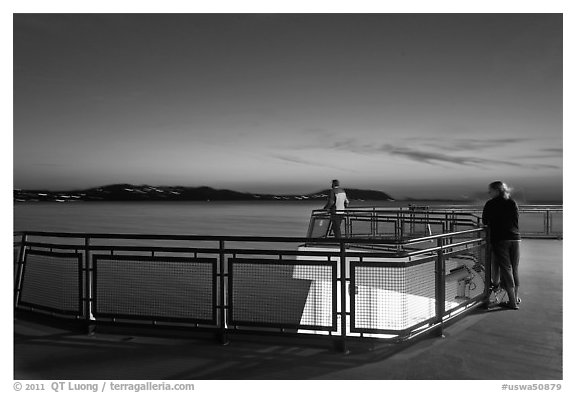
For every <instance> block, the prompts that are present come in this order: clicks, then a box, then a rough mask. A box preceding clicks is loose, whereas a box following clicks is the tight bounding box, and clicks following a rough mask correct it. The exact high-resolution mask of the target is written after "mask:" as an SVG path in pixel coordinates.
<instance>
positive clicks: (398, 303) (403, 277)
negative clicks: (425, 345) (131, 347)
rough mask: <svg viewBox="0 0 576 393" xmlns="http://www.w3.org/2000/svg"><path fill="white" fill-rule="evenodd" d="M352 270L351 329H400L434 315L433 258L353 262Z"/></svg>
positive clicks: (365, 330)
mask: <svg viewBox="0 0 576 393" xmlns="http://www.w3.org/2000/svg"><path fill="white" fill-rule="evenodd" d="M421 262H422V261H421ZM416 263H418V262H416ZM352 269H353V285H354V286H355V288H356V292H355V294H354V296H353V300H352V301H353V302H354V312H353V315H352V319H353V323H352V330H353V331H355V332H378V331H386V332H390V331H403V330H406V329H409V328H410V327H412V326H415V325H417V324H419V323H422V322H424V321H426V320H428V319H430V318H433V317H434V315H435V311H436V309H435V304H436V303H435V275H434V270H435V261H434V260H433V259H430V258H427V259H426V261H425V262H423V263H418V264H411V263H410V262H407V263H401V262H395V263H386V262H383V263H380V262H376V263H371V262H365V263H362V262H360V263H354V262H353V263H352Z"/></svg>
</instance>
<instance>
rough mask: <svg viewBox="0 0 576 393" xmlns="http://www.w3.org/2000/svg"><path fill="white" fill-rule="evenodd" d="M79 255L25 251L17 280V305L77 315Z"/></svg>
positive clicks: (79, 289) (79, 292)
mask: <svg viewBox="0 0 576 393" xmlns="http://www.w3.org/2000/svg"><path fill="white" fill-rule="evenodd" d="M81 263H82V256H81V254H77V253H60V252H48V251H35V250H29V251H28V252H27V253H26V257H25V262H24V272H23V278H22V283H21V292H20V301H19V303H20V304H21V305H25V306H29V307H34V308H38V309H41V310H46V311H53V312H58V313H63V314H73V315H78V316H80V315H81V313H82V306H81V297H82V283H81V280H80V272H81V265H80V264H81Z"/></svg>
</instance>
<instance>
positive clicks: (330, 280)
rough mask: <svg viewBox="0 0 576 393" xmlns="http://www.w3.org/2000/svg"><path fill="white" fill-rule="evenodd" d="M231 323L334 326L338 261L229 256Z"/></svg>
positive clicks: (318, 327)
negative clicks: (280, 259)
mask: <svg viewBox="0 0 576 393" xmlns="http://www.w3.org/2000/svg"><path fill="white" fill-rule="evenodd" d="M229 263H230V265H229V266H230V267H231V274H230V276H229V280H230V281H229V288H231V289H230V293H229V296H230V300H229V303H230V306H231V323H232V324H233V325H249V326H262V327H280V328H282V327H285V328H305V329H313V330H335V329H336V326H335V312H334V301H335V299H334V296H335V292H336V290H335V266H334V265H333V264H332V263H329V262H316V261H301V260H298V261H295V260H291V261H279V260H275V259H260V260H255V259H254V260H253V259H249V258H241V259H230V260H229Z"/></svg>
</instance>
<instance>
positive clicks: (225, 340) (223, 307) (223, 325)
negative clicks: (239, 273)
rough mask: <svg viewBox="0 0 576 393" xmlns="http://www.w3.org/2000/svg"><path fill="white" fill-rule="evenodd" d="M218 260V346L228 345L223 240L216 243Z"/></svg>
mask: <svg viewBox="0 0 576 393" xmlns="http://www.w3.org/2000/svg"><path fill="white" fill-rule="evenodd" d="M218 249H219V259H220V329H219V340H220V344H222V345H228V344H229V343H230V342H229V341H228V335H227V334H226V291H225V285H226V269H225V266H224V264H225V263H226V256H225V252H224V240H219V241H218Z"/></svg>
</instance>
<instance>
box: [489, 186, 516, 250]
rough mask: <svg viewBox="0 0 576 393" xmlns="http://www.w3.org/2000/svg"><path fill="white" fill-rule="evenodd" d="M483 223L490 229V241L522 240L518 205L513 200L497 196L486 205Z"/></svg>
mask: <svg viewBox="0 0 576 393" xmlns="http://www.w3.org/2000/svg"><path fill="white" fill-rule="evenodd" d="M482 223H484V225H488V227H489V228H490V241H491V242H492V243H494V242H497V241H500V240H520V230H519V228H518V205H516V202H515V201H514V200H513V199H512V198H508V199H506V198H504V197H502V196H497V197H495V198H492V199H490V200H489V201H488V202H486V204H485V205H484V211H483V212H482Z"/></svg>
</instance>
